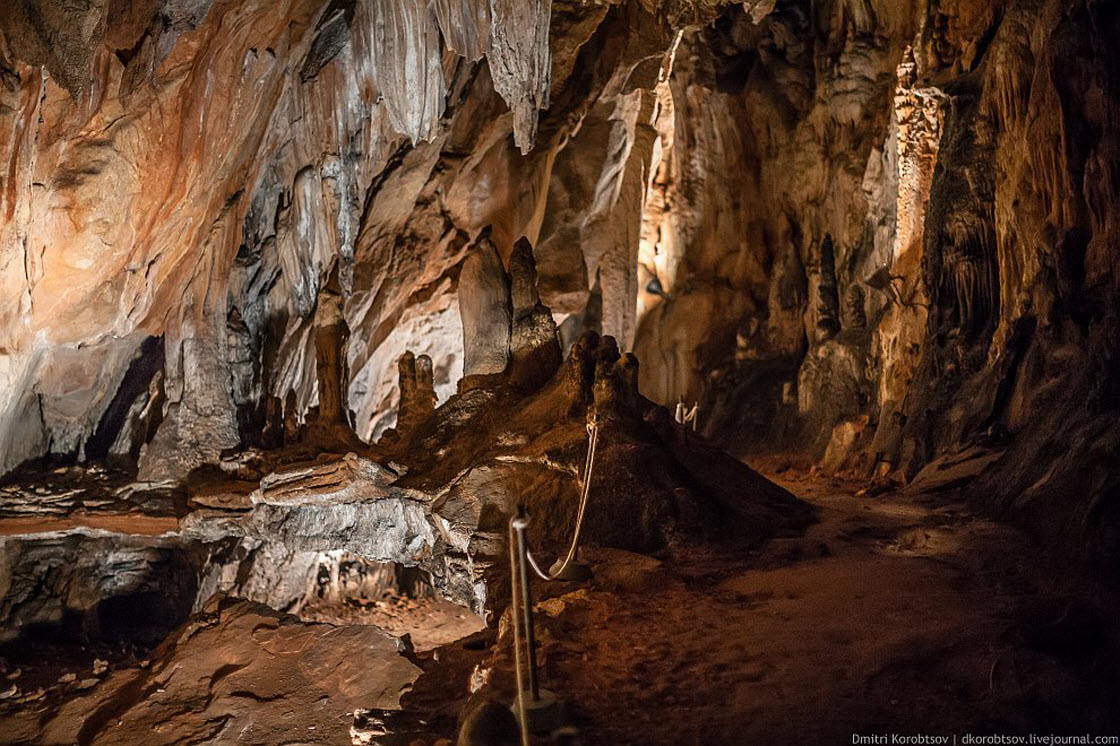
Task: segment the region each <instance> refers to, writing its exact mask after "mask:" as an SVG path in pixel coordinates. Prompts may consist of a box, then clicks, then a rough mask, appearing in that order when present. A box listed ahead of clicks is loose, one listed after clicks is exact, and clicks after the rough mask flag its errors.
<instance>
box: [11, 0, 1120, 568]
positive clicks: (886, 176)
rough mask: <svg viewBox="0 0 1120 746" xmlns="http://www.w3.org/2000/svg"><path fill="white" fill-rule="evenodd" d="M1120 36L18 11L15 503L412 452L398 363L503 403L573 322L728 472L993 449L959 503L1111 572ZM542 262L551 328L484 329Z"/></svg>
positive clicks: (806, 15)
mask: <svg viewBox="0 0 1120 746" xmlns="http://www.w3.org/2000/svg"><path fill="white" fill-rule="evenodd" d="M1117 23H1118V20H1117V17H1116V13H1115V10H1114V9H1113V4H1112V3H1110V2H1109V1H1108V0H1076V2H1072V3H1069V2H1063V1H1062V0H1005V1H1003V2H999V3H984V2H979V1H978V0H952V1H951V2H949V1H946V2H938V3H925V4H922V3H917V4H915V3H905V2H891V1H888V0H843V1H838V2H828V3H814V2H807V1H803V0H789V1H788V2H769V1H764V2H754V1H753V0H752V1H751V2H739V3H729V2H720V1H719V0H667V1H665V2H657V3H653V2H646V1H645V0H617V1H613V2H609V3H584V2H574V1H572V0H552V1H551V2H549V1H547V0H541V1H539V2H537V1H534V2H514V1H513V0H430V1H428V0H384V1H383V2H375V3H369V2H355V3H350V2H328V1H327V0H283V1H282V2H263V1H262V0H221V1H219V0H215V1H214V2H209V1H208V0H199V1H198V2H175V3H164V2H156V1H155V0H146V1H145V2H135V3H117V2H91V3H86V4H83V5H73V4H67V3H60V2H56V1H55V0H31V1H30V2H25V3H16V4H12V3H9V4H6V5H5V6H4V7H3V8H2V9H0V161H2V162H3V163H4V164H5V167H4V169H3V172H4V174H5V175H4V179H3V188H2V189H0V330H2V331H0V471H2V472H9V471H11V470H12V469H14V468H16V467H17V466H18V465H19V464H21V463H23V462H24V461H26V460H28V459H33V458H36V457H40V456H44V455H47V456H51V457H54V458H56V459H63V460H65V461H68V462H80V461H82V460H98V459H102V458H107V457H108V458H112V459H116V460H119V461H121V462H123V463H125V464H127V465H128V466H129V467H130V468H136V469H138V471H139V474H140V476H141V479H142V480H143V481H145V482H148V483H150V484H152V485H155V484H163V485H164V486H165V487H168V486H170V485H173V484H175V483H177V482H180V481H182V480H184V479H188V478H195V477H198V476H199V475H200V474H202V475H205V474H206V473H207V472H208V470H211V471H212V470H214V469H220V468H223V467H222V466H221V464H223V460H225V463H226V467H225V468H234V469H235V470H236V469H243V467H244V465H242V466H237V467H230V466H229V463H230V462H229V461H228V458H227V457H228V454H229V453H230V452H233V451H238V450H240V451H242V452H244V451H245V449H252V448H264V449H275V448H276V447H277V446H279V445H285V446H287V445H293V444H296V443H297V442H298V443H302V445H303V446H304V449H305V450H304V452H303V453H302V457H306V458H314V457H315V453H313V452H314V451H315V450H316V448H318V449H319V451H320V452H324V453H332V454H334V455H335V456H341V455H342V454H343V453H345V452H348V451H350V452H359V451H361V450H362V449H363V448H364V447H365V444H368V443H371V442H375V441H377V440H378V439H380V438H382V436H384V435H386V434H389V436H390V437H389V438H388V439H387V440H386V447H388V444H389V442H390V441H392V442H396V443H397V444H399V445H400V447H403V445H401V444H407V443H411V442H418V441H415V438H417V437H420V438H423V437H424V435H423V433H424V432H425V427H426V426H425V424H424V421H425V420H426V418H425V416H426V415H427V414H429V413H430V412H431V410H432V406H433V405H432V403H431V402H430V401H429V399H430V396H431V392H429V391H428V385H427V375H428V374H427V371H428V367H427V363H423V364H418V367H417V379H416V380H417V386H418V388H416V389H412V388H409V387H411V386H412V378H411V375H410V374H409V375H406V376H405V377H404V378H403V379H401V378H400V377H399V369H398V361H399V359H400V357H401V355H402V354H403V353H404V352H405V351H407V350H412V351H413V353H414V355H416V359H417V361H420V360H423V359H424V358H423V357H422V356H424V355H426V356H427V357H428V358H429V359H430V360H431V365H430V369H431V381H432V385H431V391H432V392H434V395H435V397H436V400H437V402H436V403H441V402H446V401H447V400H448V399H449V397H451V396H452V395H453V394H454V393H455V392H456V391H457V389H458V385H459V382H460V379H461V378H463V376H464V374H465V375H466V379H467V383H466V385H465V386H464V387H463V389H464V390H463V391H462V394H461V396H462V397H466V399H470V396H472V395H471V394H470V392H469V391H468V390H466V389H470V388H471V386H472V385H473V384H474V383H477V382H479V381H480V380H481V379H480V378H479V377H480V376H482V377H495V376H496V377H498V378H501V379H502V381H503V382H508V383H510V384H511V385H512V387H513V388H514V389H517V390H518V391H520V392H521V393H522V394H524V393H526V392H530V391H532V390H534V388H535V387H536V386H538V385H540V384H542V383H544V382H545V381H546V380H547V375H546V373H542V372H541V371H546V372H547V371H548V369H549V367H550V366H552V365H553V364H554V363H555V361H556V360H558V359H559V354H558V352H557V350H556V349H555V348H554V347H552V346H551V345H544V346H541V345H538V344H537V341H538V340H539V339H540V338H542V335H543V336H547V335H548V333H549V332H550V329H551V324H556V325H557V326H558V328H559V332H560V341H561V345H560V347H561V349H562V350H563V349H566V348H569V347H570V346H571V345H572V344H573V343H574V342H575V341H576V340H577V339H578V338H579V337H580V335H581V334H582V333H583V332H584V331H586V330H594V331H596V332H598V333H600V334H603V335H607V336H611V337H613V338H614V339H615V340H617V344H618V346H619V348H620V352H622V353H625V352H634V353H635V354H636V355H637V357H638V358H639V359H640V360H641V361H642V365H641V367H640V369H638V375H639V377H640V378H641V381H640V383H641V390H642V391H643V392H644V393H645V394H646V395H647V396H649V397H650V398H651V399H652V400H653V401H656V402H657V403H659V404H663V405H667V406H673V405H675V404H676V403H677V402H678V401H680V402H684V403H687V404H688V405H689V406H692V405H693V404H694V403H698V404H699V412H700V415H699V418H700V419H699V421H700V424H701V427H702V429H704V430H706V432H707V433H708V434H710V435H717V436H719V437H720V438H721V439H722V440H723V442H724V444H726V445H727V446H728V447H730V448H732V449H734V450H737V451H739V452H743V453H747V452H759V451H761V450H771V451H779V452H781V453H783V454H786V455H793V456H796V457H798V458H801V459H804V460H807V461H819V460H820V459H822V458H824V457H825V455H826V454H827V459H826V463H827V466H828V467H829V470H830V471H843V472H852V473H857V474H860V475H862V476H863V477H866V478H878V479H884V478H885V479H891V480H895V481H899V482H906V481H908V480H910V479H913V478H914V477H915V476H916V475H917V474H918V473H919V472H920V471H921V470H922V469H924V468H926V467H927V466H928V465H929V464H931V463H936V462H938V461H944V460H945V459H949V460H952V459H953V458H954V457H955V456H956V455H959V454H960V453H965V452H968V451H969V449H972V448H985V449H988V448H990V449H993V450H994V451H998V452H999V453H1001V454H1002V457H1001V458H998V459H994V460H992V461H991V462H990V463H989V464H988V465H987V467H986V469H985V470H983V472H982V473H980V474H978V475H977V477H976V480H975V481H974V483H972V484H971V488H972V489H974V494H975V495H977V496H978V497H979V498H980V499H981V500H983V502H984V503H985V504H986V505H987V506H988V507H990V508H991V509H993V510H998V511H1001V512H1007V513H1008V514H1010V515H1013V516H1018V517H1022V518H1023V519H1024V520H1030V521H1033V522H1034V525H1036V526H1037V527H1039V529H1040V530H1042V531H1045V532H1048V533H1049V534H1050V535H1053V536H1054V537H1055V539H1056V540H1057V539H1059V538H1060V539H1061V540H1063V541H1066V542H1067V543H1068V544H1070V545H1071V546H1074V547H1076V548H1077V549H1078V551H1083V550H1084V551H1088V552H1089V553H1092V554H1097V555H1102V556H1106V557H1107V556H1111V555H1112V554H1113V553H1114V552H1115V551H1116V542H1115V524H1116V509H1115V506H1114V505H1113V503H1114V502H1115V500H1114V499H1113V498H1112V495H1113V493H1114V492H1115V490H1114V487H1115V484H1116V483H1117V472H1116V469H1115V463H1116V462H1117V460H1116V459H1115V449H1116V438H1115V435H1114V434H1113V430H1114V428H1113V427H1112V423H1113V422H1114V420H1115V418H1116V412H1117V391H1118V390H1120V387H1118V385H1117V379H1116V374H1115V370H1116V365H1115V364H1114V363H1115V353H1114V350H1115V349H1116V348H1117V339H1118V335H1120V321H1118V315H1117V313H1116V311H1115V308H1116V305H1117V304H1116V298H1117V295H1118V291H1117V283H1116V276H1117V271H1116V262H1115V256H1114V254H1115V252H1113V251H1111V247H1113V246H1115V244H1116V242H1117V230H1120V229H1118V228H1117V225H1118V222H1117V218H1116V214H1117V211H1116V210H1115V204H1116V201H1117V194H1118V193H1120V179H1118V177H1117V174H1116V169H1115V167H1114V165H1113V164H1115V162H1116V161H1117V153H1118V152H1120V145H1118V137H1120V136H1118V134H1117V127H1116V125H1115V122H1116V121H1118V119H1120V115H1118V114H1117V112H1118V107H1120V104H1118V100H1117V95H1116V91H1117V89H1118V86H1117V80H1118V79H1120V73H1118V71H1117V67H1116V61H1115V54H1113V53H1112V49H1111V40H1112V39H1113V38H1114V37H1115V36H1116V35H1117V31H1118V28H1117ZM523 238H524V239H525V240H526V241H527V243H519V242H520V241H521V240H522V239H523ZM483 240H485V241H486V242H488V243H486V248H485V250H483V249H482V248H480V246H479V242H480V241H483ZM527 251H528V252H530V253H532V254H533V259H534V260H535V262H536V265H537V267H538V268H539V269H538V274H539V283H538V285H537V288H538V289H539V295H540V298H539V300H540V304H539V305H538V303H537V301H536V300H534V298H533V297H532V294H531V292H528V291H529V290H530V289H531V286H532V284H531V283H530V284H527V285H525V286H524V287H519V286H517V285H516V284H515V285H514V286H513V288H512V294H511V296H510V297H509V298H504V297H500V296H501V292H502V288H503V287H504V285H503V283H502V282H499V280H500V276H501V274H502V273H503V272H514V268H515V266H516V265H519V264H521V263H523V261H524V257H525V254H526V252H527ZM514 274H517V272H514ZM483 277H487V278H490V279H491V281H492V289H493V290H494V292H495V293H496V294H495V295H490V294H489V291H488V290H487V291H485V292H482V294H481V296H480V295H475V296H474V297H472V296H471V293H473V292H475V290H472V288H473V289H478V288H480V287H482V285H480V284H479V282H478V281H479V278H483ZM464 288H467V289H464ZM523 291H526V292H523ZM545 308H547V309H550V310H551V317H552V318H551V319H549V318H546V315H547V314H546V312H545V311H544V310H543V309H545ZM460 309H463V310H464V311H465V313H464V314H463V315H462V318H460V315H459V313H458V310H460ZM503 314H508V321H507V320H505V318H504V316H503ZM328 317H329V318H328ZM483 328H485V329H487V330H488V331H487V334H488V335H492V336H485V335H480V334H478V332H479V331H480V330H482V329H483ZM503 335H508V336H509V341H508V344H507V341H506V338H505V336H503ZM519 335H521V336H519ZM343 338H347V339H348V342H347V344H346V345H345V347H343V346H342V345H341V344H340V343H341V341H342V340H343ZM464 339H471V340H474V343H473V344H474V346H473V347H471V348H469V349H468V348H467V347H465V345H464ZM529 350H532V353H531V355H530V353H529ZM336 353H337V354H338V355H339V356H340V357H337V358H333V359H328V357H329V356H330V355H334V354H336ZM507 353H508V356H509V357H508V359H507V358H504V357H503V355H506V354H507ZM325 356H327V357H325ZM507 360H508V362H510V363H511V366H510V368H509V380H508V381H506V380H505V379H504V378H502V376H504V375H505V373H506V371H507V365H506V363H507ZM624 360H626V358H624ZM324 366H325V368H324ZM406 368H407V366H406ZM328 370H329V373H328V372H327V371H328ZM623 370H624V371H625V373H626V375H629V374H630V373H632V372H633V368H632V367H625V366H623V369H620V372H619V376H621V375H622V374H623ZM519 371H520V372H519ZM406 373H408V370H406ZM421 378H422V379H423V386H420V380H421ZM402 380H403V385H402ZM322 381H330V382H332V383H331V385H330V386H329V387H326V388H324V387H323V386H321V385H320V384H321V382H322ZM495 381H497V379H494V381H491V383H494V382H495ZM334 382H337V383H338V386H337V387H336V386H335V385H334ZM491 388H492V387H491ZM406 389H407V390H406ZM421 389H422V393H421ZM473 396H475V397H477V399H478V400H477V401H467V400H466V399H461V400H460V401H459V402H457V404H456V405H455V406H456V411H460V412H461V413H463V415H462V416H464V417H466V416H467V414H466V413H468V412H469V411H473V410H472V409H471V407H484V406H489V404H488V403H485V402H484V401H483V399H485V396H484V395H482V394H474V395H473ZM343 401H345V402H346V404H345V406H344V407H343V405H342V404H341V402H343ZM398 411H399V412H401V413H402V420H401V421H400V422H396V421H395V420H396V413H397V412H398ZM1039 413H1041V414H1039ZM863 418H866V419H867V424H866V425H862V424H861V423H862V422H863ZM394 438H396V440H394ZM293 458H294V457H293ZM402 458H403V457H402ZM269 466H270V468H273V467H277V466H279V464H270V465H269ZM254 468H255V467H254ZM192 475H193V477H192ZM258 476H259V475H258ZM403 478H405V479H409V478H412V477H411V476H409V475H405V476H404V477H403ZM1071 483H1072V484H1075V485H1076V487H1077V488H1076V489H1075V490H1074V493H1075V494H1076V495H1078V497H1076V498H1074V499H1072V500H1070V499H1067V495H1066V491H1067V488H1068V485H1070V484H1071Z"/></svg>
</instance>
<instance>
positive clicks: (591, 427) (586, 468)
mask: <svg viewBox="0 0 1120 746" xmlns="http://www.w3.org/2000/svg"><path fill="white" fill-rule="evenodd" d="M598 445H599V418H598V417H597V416H595V415H592V416H591V419H590V420H588V422H587V459H586V461H585V462H584V465H583V483H582V485H581V489H580V496H579V509H578V510H577V512H576V530H575V533H573V534H572V544H571V546H569V547H568V553H567V555H566V556H565V557H564V562H563V563H561V565H560V567H559V568H558V569H557V570H556V572H554V573H547V572H544V571H542V570H541V568H540V566H539V565H538V564H537V561H536V560H535V559H533V553H532V552H530V551H529V549H528V547H526V549H525V556H526V557H528V558H529V565H530V566H531V567H532V568H533V572H535V573H536V574H537V575H539V576H540V577H541V579H542V580H555V579H556V578H558V577H560V576H561V575H562V574H564V570H566V569H567V567H568V565H569V564H570V563H571V561H572V560H574V559H575V557H576V552H577V551H578V549H579V534H580V531H581V530H582V529H583V517H584V514H585V513H586V512H587V496H588V495H589V494H591V473H592V471H593V470H594V469H595V449H596V446H598Z"/></svg>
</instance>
